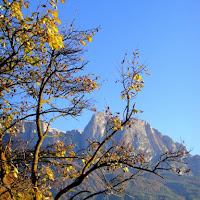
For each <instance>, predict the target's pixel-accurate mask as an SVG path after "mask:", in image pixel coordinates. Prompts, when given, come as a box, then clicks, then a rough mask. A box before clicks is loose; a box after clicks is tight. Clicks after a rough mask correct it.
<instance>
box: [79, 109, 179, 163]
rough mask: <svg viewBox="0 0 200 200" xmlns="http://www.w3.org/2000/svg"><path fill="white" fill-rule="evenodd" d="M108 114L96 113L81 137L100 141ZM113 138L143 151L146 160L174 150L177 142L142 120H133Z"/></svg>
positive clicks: (102, 137) (104, 130)
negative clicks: (129, 125)
mask: <svg viewBox="0 0 200 200" xmlns="http://www.w3.org/2000/svg"><path fill="white" fill-rule="evenodd" d="M107 121H108V116H106V115H105V114H104V113H97V114H94V115H93V116H92V119H91V120H90V122H89V123H88V125H87V126H86V128H85V129H84V131H83V134H82V135H83V139H93V140H95V141H102V140H103V139H104V138H105V136H106V126H107ZM114 140H115V141H116V142H117V143H122V142H123V143H124V144H125V145H133V146H134V148H135V151H136V152H137V153H145V155H146V158H147V160H151V159H152V158H155V157H157V156H159V155H160V154H161V153H163V152H166V151H175V150H177V147H178V146H179V144H178V143H177V144H175V143H174V142H173V140H172V139H171V138H170V137H168V136H164V135H162V134H161V133H160V132H159V131H158V130H156V129H153V128H152V127H151V126H150V124H148V123H147V122H146V121H144V120H134V123H133V124H132V126H131V127H130V128H125V129H124V130H123V131H119V132H118V133H116V135H115V137H114Z"/></svg>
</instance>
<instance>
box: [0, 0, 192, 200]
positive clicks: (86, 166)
mask: <svg viewBox="0 0 200 200" xmlns="http://www.w3.org/2000/svg"><path fill="white" fill-rule="evenodd" d="M61 2H62V3H64V1H63V0H61ZM57 4H58V1H54V0H50V1H47V2H46V3H45V4H40V5H39V6H38V10H37V11H36V12H33V13H31V12H30V11H29V2H28V1H25V2H24V1H23V0H13V1H7V0H4V1H3V5H2V7H1V16H0V17H1V18H0V23H1V33H0V34H1V35H0V38H1V53H0V67H1V68H0V75H1V87H0V96H1V102H2V103H1V110H2V112H1V122H0V123H1V129H0V134H1V138H0V155H1V163H0V180H1V196H2V197H3V196H5V195H6V197H8V198H11V199H18V198H26V199H27V198H30V199H31V198H34V199H42V198H45V196H46V195H49V196H51V192H50V188H52V187H57V186H58V185H57V184H58V179H57V178H56V176H57V177H59V176H60V177H62V180H63V182H64V183H66V184H67V185H66V186H65V187H63V188H61V189H60V191H59V192H58V193H57V194H56V196H55V199H60V198H61V197H62V196H64V195H68V198H69V199H75V198H76V197H79V195H82V194H85V196H84V199H89V198H91V197H93V196H96V195H98V194H102V193H104V194H107V193H108V192H112V194H113V195H116V194H120V195H122V194H125V193H124V192H123V191H124V189H123V183H125V182H127V181H129V180H131V179H133V178H134V177H135V176H136V175H138V174H139V173H140V172H142V171H145V172H149V173H154V174H156V175H159V171H161V170H173V171H174V172H177V169H176V167H174V166H173V165H172V163H174V162H183V160H182V158H183V157H184V156H185V154H187V153H188V152H185V151H184V148H183V147H180V149H179V150H178V151H177V152H165V153H164V154H163V155H161V157H160V159H159V160H158V161H157V162H156V163H154V164H151V163H149V162H147V161H146V160H145V155H144V154H136V155H135V152H134V147H132V146H125V145H124V144H123V143H122V144H117V143H116V142H115V140H114V135H116V134H119V132H120V130H123V129H124V128H128V127H130V126H134V115H135V114H136V113H137V112H139V111H138V110H136V108H135V104H134V102H133V98H134V97H136V96H137V94H138V93H139V92H140V91H141V89H142V87H143V84H144V81H143V79H142V74H147V75H149V74H148V73H147V69H146V66H145V65H143V64H139V55H138V50H136V51H135V52H134V53H133V59H132V61H131V62H129V63H128V66H127V59H126V57H127V55H125V57H124V59H123V61H122V64H121V68H120V70H119V71H120V78H119V80H118V81H117V83H120V84H121V85H122V87H123V90H122V92H121V98H122V99H123V100H125V102H126V106H125V109H124V113H123V119H122V120H121V119H120V113H116V114H112V112H111V111H110V110H109V108H108V109H107V110H106V114H107V115H108V118H109V120H108V122H107V130H106V137H105V139H104V140H103V141H102V142H100V141H91V140H88V141H87V142H88V147H87V148H86V149H82V150H80V151H78V152H75V151H74V149H73V146H70V145H66V144H64V143H62V142H59V143H55V144H51V145H49V146H45V147H44V146H42V144H43V141H44V138H45V137H50V135H48V131H49V127H50V124H51V123H52V122H53V121H54V120H56V119H58V118H60V117H68V116H71V117H77V116H79V115H81V113H82V111H83V110H84V109H90V110H93V111H95V108H94V107H93V103H92V101H91V100H90V99H89V97H88V95H89V94H90V93H91V92H93V91H95V90H96V89H99V85H98V83H97V80H98V77H95V76H94V75H93V74H84V73H83V72H84V68H85V66H86V65H87V62H86V61H84V60H83V58H82V57H83V54H84V52H85V46H86V44H87V42H92V37H93V36H94V35H95V33H96V32H97V31H98V28H95V29H91V30H86V31H80V30H76V29H75V28H74V25H73V23H72V24H70V25H69V26H66V27H63V28H62V29H61V30H60V24H61V22H60V19H59V18H58V11H57ZM23 9H27V10H28V11H29V12H28V14H27V15H26V16H24V14H23V12H22V10H23ZM17 96H20V97H21V98H20V99H19V98H17ZM21 99H22V100H21ZM24 119H34V120H35V122H36V126H37V143H36V144H35V145H34V147H33V148H32V147H31V146H30V145H29V143H30V141H24V143H23V142H21V144H20V146H19V142H18V141H17V140H15V139H14V138H16V137H17V135H18V134H19V132H20V131H19V130H20V122H22V121H23V120H24ZM42 121H45V122H46V123H47V127H46V130H45V131H44V132H43V131H42V127H41V124H42ZM6 134H9V141H8V142H7V141H6V142H5V140H4V137H5V135H6ZM54 137H56V136H54ZM24 149H25V150H24ZM111 171H115V172H116V173H115V175H114V178H113V177H112V179H110V176H109V174H111V173H112V172H111ZM120 171H122V172H123V173H124V175H123V176H121V175H119V172H120ZM92 173H97V174H98V176H99V177H100V178H101V180H102V181H103V182H104V183H105V185H106V188H105V189H103V190H101V191H89V190H88V189H86V190H83V191H78V192H77V193H75V194H71V196H70V191H71V190H73V189H76V187H77V186H79V185H81V184H82V183H83V182H84V181H85V180H86V179H87V177H88V176H89V175H91V174H92ZM159 176H161V175H159Z"/></svg>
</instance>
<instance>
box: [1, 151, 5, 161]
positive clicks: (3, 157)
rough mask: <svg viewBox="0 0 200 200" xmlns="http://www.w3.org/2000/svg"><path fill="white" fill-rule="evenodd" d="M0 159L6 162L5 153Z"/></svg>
mask: <svg viewBox="0 0 200 200" xmlns="http://www.w3.org/2000/svg"><path fill="white" fill-rule="evenodd" d="M1 159H2V160H3V161H6V157H5V153H4V152H2V153H1Z"/></svg>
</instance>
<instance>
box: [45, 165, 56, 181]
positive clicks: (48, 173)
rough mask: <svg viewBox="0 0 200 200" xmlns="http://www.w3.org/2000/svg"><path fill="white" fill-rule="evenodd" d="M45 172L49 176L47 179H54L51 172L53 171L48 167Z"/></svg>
mask: <svg viewBox="0 0 200 200" xmlns="http://www.w3.org/2000/svg"><path fill="white" fill-rule="evenodd" d="M46 173H47V175H48V176H49V179H50V180H52V181H54V174H53V171H52V170H51V169H50V168H46Z"/></svg>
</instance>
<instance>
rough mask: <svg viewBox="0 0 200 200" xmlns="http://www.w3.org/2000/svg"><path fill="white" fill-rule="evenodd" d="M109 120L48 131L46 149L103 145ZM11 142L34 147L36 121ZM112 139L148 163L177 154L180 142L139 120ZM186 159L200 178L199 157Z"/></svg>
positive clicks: (24, 125) (22, 127) (23, 126)
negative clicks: (80, 127) (131, 148)
mask: <svg viewBox="0 0 200 200" xmlns="http://www.w3.org/2000/svg"><path fill="white" fill-rule="evenodd" d="M108 120H109V117H108V116H107V115H106V114H105V113H96V114H94V115H93V116H92V118H91V120H90V121H89V123H88V125H87V126H86V127H85V129H84V130H83V131H80V130H71V131H60V130H58V129H54V128H49V130H48V134H47V135H48V137H46V138H45V139H44V143H43V146H46V145H49V144H53V143H57V142H64V143H65V144H66V145H69V144H72V145H74V149H75V150H80V149H83V148H85V147H86V146H87V145H88V143H87V141H86V140H87V139H89V140H94V141H99V142H101V141H103V139H104V138H105V137H106V130H107V122H108ZM47 125H48V124H47V123H46V122H42V131H43V133H44V132H45V131H46V128H47ZM9 139H10V137H9V135H7V136H6V137H4V141H6V140H9ZM12 139H13V140H14V139H18V140H20V141H28V142H29V143H30V145H31V146H32V147H34V145H35V144H36V142H37V140H38V136H37V128H36V123H35V121H28V120H24V121H22V122H21V124H20V128H19V133H17V135H16V136H15V137H13V138H12ZM112 139H113V140H114V141H115V142H116V143H117V144H122V143H123V144H124V145H133V146H134V149H135V153H136V154H137V153H144V154H145V158H146V161H152V160H154V159H158V157H159V156H160V155H161V154H162V153H164V152H167V151H168V152H170V151H176V150H178V148H179V147H180V144H179V143H174V141H173V140H172V139H171V138H170V137H168V136H166V135H162V134H161V133H160V132H159V131H158V130H156V129H154V128H152V127H151V125H150V124H148V123H147V122H146V121H144V120H138V119H137V120H134V121H133V124H132V126H131V127H130V128H124V130H123V131H118V132H117V133H116V135H115V136H114V137H113V138H112ZM110 144H112V143H111V142H110V143H109V142H108V145H110ZM187 160H188V162H189V163H190V164H189V167H190V166H191V167H190V168H191V171H192V172H193V173H194V174H199V175H200V164H199V165H196V163H200V156H192V155H189V156H188V158H187ZM198 166H199V167H198Z"/></svg>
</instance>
